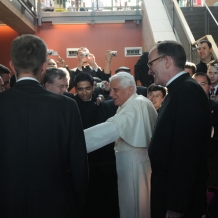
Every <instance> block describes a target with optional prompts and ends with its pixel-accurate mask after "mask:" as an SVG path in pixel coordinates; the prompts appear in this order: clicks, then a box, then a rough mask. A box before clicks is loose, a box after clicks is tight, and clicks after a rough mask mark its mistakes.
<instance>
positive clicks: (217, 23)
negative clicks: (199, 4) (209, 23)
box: [203, 0, 218, 26]
mask: <svg viewBox="0 0 218 218" xmlns="http://www.w3.org/2000/svg"><path fill="white" fill-rule="evenodd" d="M203 3H204V5H205V7H206V9H207V10H208V11H209V13H210V15H211V17H212V18H213V20H214V22H215V23H216V25H217V26H218V22H217V21H216V18H215V17H214V16H213V14H212V12H211V10H210V9H209V8H208V6H207V4H206V2H205V1H204V0H203Z"/></svg>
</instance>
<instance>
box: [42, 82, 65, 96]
mask: <svg viewBox="0 0 218 218" xmlns="http://www.w3.org/2000/svg"><path fill="white" fill-rule="evenodd" d="M68 86H69V79H68V78H64V79H58V78H55V79H54V82H53V83H48V82H47V83H46V84H45V88H46V89H47V90H49V91H51V92H54V93H56V94H61V95H63V94H64V92H67V89H68Z"/></svg>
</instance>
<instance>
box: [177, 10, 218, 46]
mask: <svg viewBox="0 0 218 218" xmlns="http://www.w3.org/2000/svg"><path fill="white" fill-rule="evenodd" d="M209 8H210V10H211V12H212V14H213V16H214V17H215V19H216V20H217V22H218V7H209ZM181 10H182V12H183V14H184V16H185V18H186V21H187V23H188V25H189V27H190V29H191V31H192V34H193V36H194V38H195V40H198V39H200V38H201V37H203V36H205V35H212V36H213V38H214V41H215V42H216V44H217V45H218V26H217V25H216V23H215V22H214V20H213V19H212V17H211V15H210V14H209V12H208V11H207V9H206V8H205V7H193V8H191V7H181ZM206 11H207V14H208V20H209V28H208V29H209V32H205V13H206Z"/></svg>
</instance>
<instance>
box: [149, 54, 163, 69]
mask: <svg viewBox="0 0 218 218" xmlns="http://www.w3.org/2000/svg"><path fill="white" fill-rule="evenodd" d="M163 57H165V55H161V56H160V57H158V58H156V59H154V60H152V61H150V62H148V63H147V65H148V68H149V69H150V68H151V66H152V63H153V62H155V61H157V60H159V59H160V58H163Z"/></svg>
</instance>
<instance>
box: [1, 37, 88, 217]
mask: <svg viewBox="0 0 218 218" xmlns="http://www.w3.org/2000/svg"><path fill="white" fill-rule="evenodd" d="M11 56H12V61H11V62H10V66H11V68H12V69H13V71H14V72H15V74H16V76H17V79H18V81H17V83H16V85H15V87H13V88H11V89H10V90H8V91H6V92H4V93H0V102H1V107H0V120H1V125H0V132H1V143H0V174H1V179H0V217H2V218H6V217H36V218H47V217H53V218H62V217H68V218H71V217H83V213H84V207H85V200H86V194H87V187H88V168H87V154H86V145H85V140H84V134H83V129H82V123H81V119H80V115H79V111H78V107H77V105H76V102H75V101H74V100H72V99H70V98H67V97H66V96H62V95H58V94H55V93H52V92H49V91H47V90H45V89H44V88H43V87H42V86H41V85H40V83H39V79H40V74H41V73H44V72H45V70H46V66H47V64H46V58H47V48H46V45H45V43H44V41H43V40H41V39H40V38H38V37H36V36H33V35H22V36H19V37H17V38H16V39H15V40H14V41H13V43H12V49H11Z"/></svg>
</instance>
